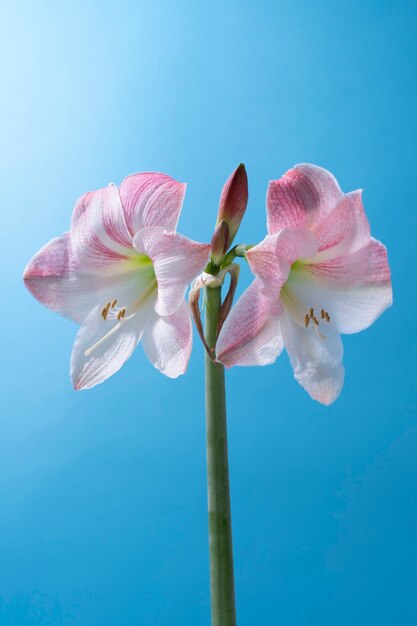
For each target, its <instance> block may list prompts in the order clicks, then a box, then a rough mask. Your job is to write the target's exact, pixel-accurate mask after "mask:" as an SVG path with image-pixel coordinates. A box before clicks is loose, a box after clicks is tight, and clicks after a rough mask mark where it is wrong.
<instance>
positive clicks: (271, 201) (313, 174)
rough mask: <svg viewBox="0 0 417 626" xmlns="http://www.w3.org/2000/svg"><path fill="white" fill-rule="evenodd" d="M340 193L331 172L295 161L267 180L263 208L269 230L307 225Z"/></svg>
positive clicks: (318, 218) (333, 201)
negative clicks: (292, 165) (277, 178)
mask: <svg viewBox="0 0 417 626" xmlns="http://www.w3.org/2000/svg"><path fill="white" fill-rule="evenodd" d="M342 196H343V194H342V191H341V189H340V187H339V184H338V182H337V180H336V179H335V177H334V176H333V174H331V173H330V172H328V171H327V170H325V169H323V168H322V167H318V166H317V165H310V164H308V163H304V164H300V165H296V166H295V167H294V168H293V169H291V170H288V172H286V173H285V174H284V176H282V177H281V178H280V179H279V180H272V181H271V182H270V183H269V186H268V191H267V197H266V210H267V224H268V232H269V233H271V234H272V233H276V232H278V231H279V230H281V229H282V228H285V227H297V226H309V225H311V224H313V223H314V222H315V221H317V220H320V219H321V218H322V217H324V216H325V215H327V214H328V213H330V211H331V210H332V209H333V208H334V206H335V204H336V203H337V202H338V201H339V200H340V199H341V198H342Z"/></svg>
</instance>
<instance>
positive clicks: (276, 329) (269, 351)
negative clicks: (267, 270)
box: [216, 279, 283, 367]
mask: <svg viewBox="0 0 417 626" xmlns="http://www.w3.org/2000/svg"><path fill="white" fill-rule="evenodd" d="M281 312H282V305H281V303H280V300H279V292H278V291H277V293H276V294H273V293H272V294H271V293H270V291H268V288H267V286H266V285H265V283H264V282H263V281H261V280H260V279H255V280H254V281H253V283H252V284H251V285H250V286H249V287H248V288H247V289H246V291H244V293H243V294H242V295H241V297H240V298H239V300H238V301H237V302H236V304H235V305H234V307H233V308H232V310H231V312H230V314H229V316H228V317H227V318H226V321H225V323H224V325H223V327H222V330H221V332H220V335H219V338H218V340H217V350H216V351H217V359H218V360H219V361H220V362H221V363H223V364H224V365H225V366H226V367H232V366H233V365H268V364H270V363H273V362H274V361H275V360H276V358H277V357H278V355H279V354H280V353H281V351H282V348H283V344H282V339H281V331H280V322H279V316H280V313H281Z"/></svg>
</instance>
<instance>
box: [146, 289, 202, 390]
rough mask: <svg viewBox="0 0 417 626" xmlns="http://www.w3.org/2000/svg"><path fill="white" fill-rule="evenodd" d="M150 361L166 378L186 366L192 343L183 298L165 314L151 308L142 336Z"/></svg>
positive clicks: (175, 375) (177, 374)
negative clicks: (168, 313)
mask: <svg viewBox="0 0 417 626" xmlns="http://www.w3.org/2000/svg"><path fill="white" fill-rule="evenodd" d="M142 346H143V349H144V350H145V354H146V356H147V357H148V359H149V361H150V362H151V363H152V365H153V366H154V367H156V369H158V370H159V371H160V372H162V374H165V376H168V377H169V378H177V377H178V376H180V375H181V374H184V372H185V371H186V369H187V366H188V361H189V360H190V355H191V347H192V326H191V318H190V314H189V312H188V306H187V303H186V302H185V300H184V301H183V302H182V304H181V306H180V307H179V309H178V310H177V311H176V312H175V313H173V315H169V316H168V317H160V316H159V315H157V314H156V313H155V312H152V313H151V315H150V318H149V320H148V323H147V325H146V329H145V332H144V334H143V337H142Z"/></svg>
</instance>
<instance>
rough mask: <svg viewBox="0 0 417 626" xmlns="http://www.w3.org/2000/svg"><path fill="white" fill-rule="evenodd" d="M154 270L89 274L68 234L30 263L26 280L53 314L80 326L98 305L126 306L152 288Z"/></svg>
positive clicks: (138, 267) (34, 294) (53, 240)
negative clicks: (115, 303) (76, 256)
mask: <svg viewBox="0 0 417 626" xmlns="http://www.w3.org/2000/svg"><path fill="white" fill-rule="evenodd" d="M153 277H154V276H153V271H152V267H151V266H150V264H149V267H147V266H146V267H144V268H141V267H140V265H138V264H132V265H131V266H130V269H129V270H128V271H125V272H124V273H121V274H118V275H116V276H112V275H111V276H106V275H103V276H101V275H95V274H86V273H83V272H80V271H79V268H78V265H77V263H75V262H74V258H73V253H72V248H71V238H70V234H69V233H64V234H63V235H61V237H57V238H55V239H52V240H51V241H50V242H49V243H47V244H46V245H45V246H44V247H43V248H42V249H41V250H40V251H39V252H37V254H35V256H34V257H33V258H32V259H31V261H29V263H28V265H27V267H26V268H25V271H24V274H23V279H24V281H25V285H26V287H27V288H28V289H29V291H30V292H31V294H32V295H33V296H34V297H35V298H36V299H37V300H39V302H41V303H42V304H43V305H44V306H46V307H48V308H49V309H51V310H52V311H55V312H56V313H59V314H61V315H63V316H64V317H67V318H69V319H71V320H73V321H74V322H77V323H78V324H81V323H82V322H83V321H84V319H85V318H86V317H87V315H88V314H89V313H90V311H91V310H92V309H94V308H95V307H96V306H100V307H104V306H105V305H106V303H107V302H108V301H113V300H115V299H117V300H118V301H119V302H120V304H122V305H123V306H127V305H128V304H130V303H133V302H134V301H135V299H137V297H138V295H140V294H141V293H142V292H143V291H145V290H146V289H147V288H148V287H149V283H150V282H151V281H152V279H153Z"/></svg>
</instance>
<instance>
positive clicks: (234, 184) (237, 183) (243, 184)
mask: <svg viewBox="0 0 417 626" xmlns="http://www.w3.org/2000/svg"><path fill="white" fill-rule="evenodd" d="M247 204H248V177H247V175H246V169H245V166H244V165H243V163H241V164H240V165H239V167H237V168H236V169H235V171H234V172H233V174H231V176H229V178H228V179H227V181H226V183H225V185H224V187H223V189H222V193H221V196H220V203H219V212H218V215H217V224H220V223H221V222H222V221H225V222H227V224H228V225H229V245H230V244H231V243H232V241H233V239H234V238H235V235H236V233H237V231H238V228H239V226H240V223H241V221H242V218H243V215H244V213H245V211H246V206H247Z"/></svg>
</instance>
